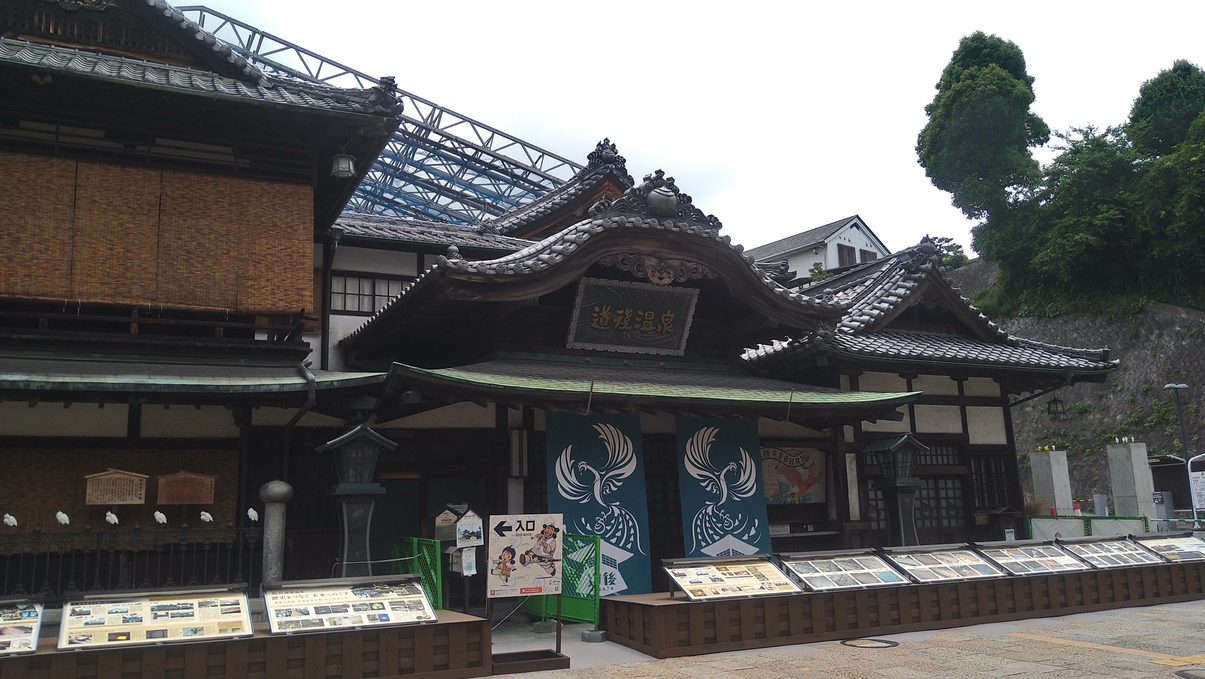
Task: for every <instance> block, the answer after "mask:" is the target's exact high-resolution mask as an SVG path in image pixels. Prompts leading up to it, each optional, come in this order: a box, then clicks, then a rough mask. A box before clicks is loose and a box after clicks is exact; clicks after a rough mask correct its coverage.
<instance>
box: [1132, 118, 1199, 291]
mask: <svg viewBox="0 0 1205 679" xmlns="http://www.w3.org/2000/svg"><path fill="white" fill-rule="evenodd" d="M1140 188H1141V191H1140V195H1141V211H1142V218H1143V228H1144V231H1145V232H1146V233H1147V234H1148V237H1149V239H1150V243H1151V244H1150V247H1149V254H1148V255H1147V265H1146V273H1147V277H1148V278H1150V279H1151V280H1152V281H1154V282H1157V283H1158V286H1157V287H1156V290H1157V292H1158V293H1160V296H1161V297H1162V298H1163V299H1165V300H1166V301H1169V302H1172V303H1175V304H1182V305H1185V306H1197V305H1199V304H1200V302H1201V296H1202V293H1205V283H1203V282H1202V280H1201V276H1200V272H1201V271H1202V270H1203V269H1205V112H1203V113H1201V114H1200V115H1198V116H1197V118H1196V120H1195V121H1193V123H1192V125H1191V126H1189V128H1188V131H1187V132H1186V133H1185V137H1184V139H1183V141H1181V142H1180V143H1179V144H1178V145H1177V146H1176V148H1175V151H1174V152H1173V153H1170V154H1167V155H1165V156H1163V157H1161V158H1159V159H1157V160H1155V161H1154V162H1153V163H1152V164H1151V165H1150V167H1149V169H1148V170H1147V171H1146V173H1145V176H1144V177H1143V182H1142V185H1141V187H1140Z"/></svg>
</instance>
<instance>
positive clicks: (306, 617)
mask: <svg viewBox="0 0 1205 679" xmlns="http://www.w3.org/2000/svg"><path fill="white" fill-rule="evenodd" d="M264 609H265V614H266V615H267V616H268V624H269V627H270V629H271V631H272V634H297V633H301V632H325V631H329V630H332V629H351V628H358V627H380V626H393V625H414V624H423V623H431V622H435V621H436V616H435V609H434V608H432V606H431V601H430V600H429V599H428V598H427V593H426V592H425V591H424V590H423V586H422V583H421V582H419V576H417V575H402V576H396V575H395V576H388V577H371V578H337V579H330V580H298V581H293V582H288V583H283V584H281V585H277V586H275V587H265V588H264Z"/></svg>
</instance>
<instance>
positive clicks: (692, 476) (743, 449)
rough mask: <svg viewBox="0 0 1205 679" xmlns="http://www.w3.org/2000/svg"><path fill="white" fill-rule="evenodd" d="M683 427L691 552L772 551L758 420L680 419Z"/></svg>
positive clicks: (681, 473) (682, 481) (685, 530)
mask: <svg viewBox="0 0 1205 679" xmlns="http://www.w3.org/2000/svg"><path fill="white" fill-rule="evenodd" d="M677 428H678V459H680V460H682V463H681V466H680V467H679V468H678V479H679V485H680V486H681V493H680V494H681V497H682V536H683V541H684V542H685V544H686V556H736V555H745V554H769V553H770V532H769V522H768V521H767V520H766V496H765V494H764V493H763V490H762V479H761V459H760V458H761V454H760V451H761V445H760V442H759V439H758V436H757V423H756V422H754V421H753V420H751V419H748V418H743V417H739V418H718V417H717V418H704V417H679V418H677Z"/></svg>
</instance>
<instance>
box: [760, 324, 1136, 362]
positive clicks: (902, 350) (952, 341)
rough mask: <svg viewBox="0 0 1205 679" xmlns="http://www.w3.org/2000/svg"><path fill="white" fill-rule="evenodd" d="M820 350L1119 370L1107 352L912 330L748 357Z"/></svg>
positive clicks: (796, 343)
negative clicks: (995, 341)
mask: <svg viewBox="0 0 1205 679" xmlns="http://www.w3.org/2000/svg"><path fill="white" fill-rule="evenodd" d="M819 349H823V350H824V351H826V352H827V353H830V354H836V355H844V356H848V357H851V358H863V359H865V358H873V359H886V360H890V361H892V362H893V363H900V364H903V363H924V364H927V365H931V364H933V363H940V364H943V365H951V364H954V365H957V364H965V365H969V366H976V367H1006V368H1012V369H1022V370H1023V369H1027V368H1028V369H1034V370H1041V371H1046V372H1049V371H1052V370H1073V371H1076V372H1081V371H1083V372H1095V371H1108V370H1112V369H1113V368H1115V367H1116V366H1117V361H1116V360H1113V361H1110V360H1109V358H1108V354H1109V350H1108V349H1071V348H1067V347H1056V346H1053V345H1048V344H1042V343H1041V342H1034V341H1031V340H1026V339H1021V338H1018V337H1010V338H1009V339H1008V341H1007V342H1005V343H1002V344H993V343H990V342H984V341H982V340H978V339H975V338H972V337H964V336H961V335H948V334H943V333H937V332H919V331H911V330H884V331H882V332H870V333H865V334H858V335H851V334H843V333H838V334H835V335H832V336H831V337H829V338H822V337H818V336H810V337H807V338H804V339H802V340H786V341H783V342H775V343H774V344H773V345H767V346H762V347H758V348H757V349H753V350H750V351H749V352H748V353H746V354H745V357H746V358H747V359H750V360H751V361H752V362H753V363H755V364H756V363H757V362H758V359H761V358H763V357H766V356H769V355H771V354H776V355H778V357H780V358H785V357H787V356H792V355H798V354H805V353H810V352H811V351H814V350H819Z"/></svg>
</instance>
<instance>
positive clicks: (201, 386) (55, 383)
mask: <svg viewBox="0 0 1205 679" xmlns="http://www.w3.org/2000/svg"><path fill="white" fill-rule="evenodd" d="M0 363H2V364H3V366H4V367H3V368H2V369H0V391H2V390H21V391H42V392H46V391H66V392H77V393H80V392H83V393H96V392H103V393H129V392H139V393H144V392H151V393H164V394H177V395H180V394H193V395H204V394H236V393H238V394H279V393H299V394H304V393H306V391H307V389H308V383H307V382H306V380H305V378H303V377H302V376H301V375H300V374H299V372H298V370H297V367H296V366H288V365H245V364H241V363H239V364H236V363H230V364H213V363H184V362H179V361H165V362H154V361H145V360H139V361H133V360H104V359H96V360H75V358H70V357H64V358H37V357H26V358H17V357H12V356H7V357H5V358H4V360H3V361H0ZM313 375H314V379H315V382H317V387H318V389H327V388H335V387H346V386H357V385H366V384H374V383H379V382H381V381H382V380H383V379H384V375H383V374H382V373H370V372H354V373H344V372H326V371H321V370H315V371H313Z"/></svg>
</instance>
